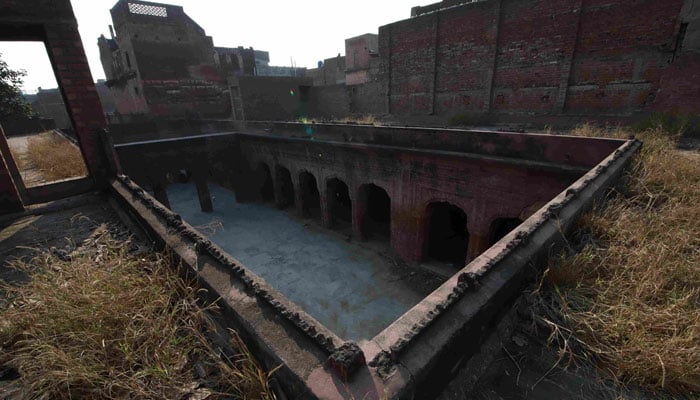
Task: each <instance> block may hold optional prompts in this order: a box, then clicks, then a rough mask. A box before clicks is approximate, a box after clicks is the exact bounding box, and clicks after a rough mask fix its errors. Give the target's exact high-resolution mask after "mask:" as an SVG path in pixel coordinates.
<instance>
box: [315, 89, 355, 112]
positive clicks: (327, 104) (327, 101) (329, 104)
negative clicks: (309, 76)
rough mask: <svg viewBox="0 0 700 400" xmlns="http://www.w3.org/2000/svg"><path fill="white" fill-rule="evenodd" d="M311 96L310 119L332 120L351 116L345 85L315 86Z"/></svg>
mask: <svg viewBox="0 0 700 400" xmlns="http://www.w3.org/2000/svg"><path fill="white" fill-rule="evenodd" d="M309 95H310V96H309V98H310V102H309V105H308V116H310V117H314V118H323V119H331V120H332V119H340V118H342V117H345V116H347V115H348V114H350V98H349V95H348V90H347V87H346V86H345V85H327V86H314V87H312V88H310V92H309Z"/></svg>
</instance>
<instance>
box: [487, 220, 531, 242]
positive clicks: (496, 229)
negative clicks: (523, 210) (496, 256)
mask: <svg viewBox="0 0 700 400" xmlns="http://www.w3.org/2000/svg"><path fill="white" fill-rule="evenodd" d="M522 222H523V221H521V220H520V218H498V219H497V220H495V221H493V224H491V243H490V244H492V245H493V244H494V243H496V242H498V241H499V240H501V239H503V237H504V236H505V235H507V234H509V233H510V231H512V230H513V229H515V228H516V227H517V226H518V225H520V224H521V223H522Z"/></svg>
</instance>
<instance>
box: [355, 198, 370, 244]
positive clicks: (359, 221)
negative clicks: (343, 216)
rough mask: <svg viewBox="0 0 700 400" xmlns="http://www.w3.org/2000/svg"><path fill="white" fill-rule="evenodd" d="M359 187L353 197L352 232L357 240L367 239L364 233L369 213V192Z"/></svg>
mask: <svg viewBox="0 0 700 400" xmlns="http://www.w3.org/2000/svg"><path fill="white" fill-rule="evenodd" d="M361 190H362V189H358V190H356V191H355V193H356V195H355V199H352V198H351V200H352V234H353V236H354V237H355V239H356V240H362V241H364V240H367V238H366V237H365V235H364V224H365V214H367V193H365V191H362V192H363V193H360V191H361Z"/></svg>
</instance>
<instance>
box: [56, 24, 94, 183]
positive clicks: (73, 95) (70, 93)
mask: <svg viewBox="0 0 700 400" xmlns="http://www.w3.org/2000/svg"><path fill="white" fill-rule="evenodd" d="M44 29H45V31H46V47H47V49H48V52H49V58H50V59H51V63H52V64H53V67H54V71H55V72H56V80H57V81H58V85H59V87H60V88H61V91H62V92H63V97H64V99H65V103H66V108H67V110H68V114H69V115H70V116H71V119H72V120H73V125H74V126H75V131H76V134H77V135H78V140H79V142H80V149H81V151H82V153H83V156H84V157H85V163H86V164H87V166H88V169H89V170H90V174H91V176H93V177H94V178H96V179H98V180H99V179H100V178H102V177H104V176H105V174H106V171H105V168H106V165H105V164H104V162H103V160H102V153H101V149H100V148H99V139H98V138H97V134H96V131H97V129H100V128H105V127H106V125H107V124H106V121H105V118H104V113H103V111H102V104H101V103H100V98H99V96H98V95H97V89H95V83H94V80H93V79H92V74H91V73H90V67H89V66H88V62H87V57H86V56H85V50H84V49H83V43H82V41H81V39H80V34H79V33H78V26H77V23H72V24H71V23H63V24H51V23H46V24H45V25H44Z"/></svg>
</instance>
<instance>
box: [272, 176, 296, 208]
mask: <svg viewBox="0 0 700 400" xmlns="http://www.w3.org/2000/svg"><path fill="white" fill-rule="evenodd" d="M275 176H276V178H277V182H276V183H277V190H279V196H280V197H279V202H278V203H277V207H279V208H281V209H285V208H287V207H289V206H293V205H294V184H293V183H292V174H291V173H290V172H289V170H288V169H287V168H285V167H281V166H277V168H276V170H275Z"/></svg>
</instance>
